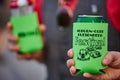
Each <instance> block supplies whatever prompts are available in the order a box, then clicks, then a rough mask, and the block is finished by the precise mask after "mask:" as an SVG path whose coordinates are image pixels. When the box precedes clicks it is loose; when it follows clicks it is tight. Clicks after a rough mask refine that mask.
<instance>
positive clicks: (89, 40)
mask: <svg viewBox="0 0 120 80" xmlns="http://www.w3.org/2000/svg"><path fill="white" fill-rule="evenodd" d="M73 51H74V57H73V59H74V61H75V68H76V70H77V73H76V75H80V74H83V73H85V72H88V73H91V74H102V73H104V72H103V71H102V70H103V69H105V68H107V66H104V65H103V64H102V59H103V58H104V56H105V55H106V53H107V51H108V23H105V21H104V19H103V17H102V16H92V15H79V16H78V19H77V22H74V23H73Z"/></svg>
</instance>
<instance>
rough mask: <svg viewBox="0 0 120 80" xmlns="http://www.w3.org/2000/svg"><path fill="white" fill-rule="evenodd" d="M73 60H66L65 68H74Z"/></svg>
mask: <svg viewBox="0 0 120 80" xmlns="http://www.w3.org/2000/svg"><path fill="white" fill-rule="evenodd" d="M74 64H75V63H74V60H73V59H69V60H67V66H68V67H69V68H70V67H72V66H74Z"/></svg>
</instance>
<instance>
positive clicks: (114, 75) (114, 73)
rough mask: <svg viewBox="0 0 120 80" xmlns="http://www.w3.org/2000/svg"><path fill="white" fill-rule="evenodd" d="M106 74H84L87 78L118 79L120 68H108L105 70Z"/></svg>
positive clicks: (97, 79)
mask: <svg viewBox="0 0 120 80" xmlns="http://www.w3.org/2000/svg"><path fill="white" fill-rule="evenodd" d="M104 71H105V74H90V73H84V74H83V76H84V77H86V78H92V79H94V80H116V79H117V80H118V78H119V76H120V74H119V73H120V70H118V69H113V68H107V69H105V70H104Z"/></svg>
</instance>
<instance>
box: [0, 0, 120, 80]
mask: <svg viewBox="0 0 120 80" xmlns="http://www.w3.org/2000/svg"><path fill="white" fill-rule="evenodd" d="M57 10H58V0H44V4H43V19H44V22H45V24H46V32H45V37H46V44H45V54H46V55H45V60H46V63H45V64H42V63H39V62H37V61H34V60H32V61H26V60H22V61H18V60H17V59H16V54H11V53H10V52H9V50H6V51H5V52H6V54H4V55H6V56H5V57H4V58H5V59H4V60H1V61H0V80H91V79H88V78H84V77H83V76H77V77H73V76H71V75H70V72H69V68H68V67H67V66H66V61H67V60H68V59H69V58H68V57H67V51H68V50H69V49H70V48H72V23H71V24H70V25H69V26H68V27H65V28H64V29H63V30H59V25H58V24H57V18H56V17H57V16H56V15H57ZM78 15H101V16H103V17H104V20H105V21H106V22H108V23H109V33H108V34H109V35H108V49H109V50H112V51H113V50H115V51H120V45H119V44H120V33H119V32H118V31H117V30H116V29H115V28H114V26H113V24H112V23H111V22H110V20H109V18H108V15H107V11H106V0H80V1H78V5H77V7H76V9H75V12H74V15H73V20H72V22H75V21H76V19H77V17H78ZM93 64H94V63H93ZM43 76H44V78H43V79H41V77H43Z"/></svg>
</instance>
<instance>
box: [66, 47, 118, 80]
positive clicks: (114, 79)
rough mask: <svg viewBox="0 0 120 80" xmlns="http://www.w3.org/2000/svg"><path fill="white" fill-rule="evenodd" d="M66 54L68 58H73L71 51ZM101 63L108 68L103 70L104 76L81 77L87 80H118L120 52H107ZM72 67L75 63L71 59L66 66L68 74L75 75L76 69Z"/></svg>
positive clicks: (88, 74)
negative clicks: (68, 70) (88, 79)
mask: <svg viewBox="0 0 120 80" xmlns="http://www.w3.org/2000/svg"><path fill="white" fill-rule="evenodd" d="M67 54H68V56H69V57H70V58H73V56H74V53H73V50H72V49H70V50H69V51H68V53H67ZM102 63H103V64H104V65H106V66H108V68H106V69H104V70H103V71H104V72H105V74H99V75H95V74H90V73H84V74H83V76H84V77H87V78H92V79H94V80H120V52H116V51H110V52H108V54H107V55H106V56H105V57H104V59H103V61H102ZM74 65H75V62H74V60H73V59H69V60H67V66H68V67H69V68H70V73H71V74H72V75H75V73H76V68H75V67H74Z"/></svg>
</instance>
